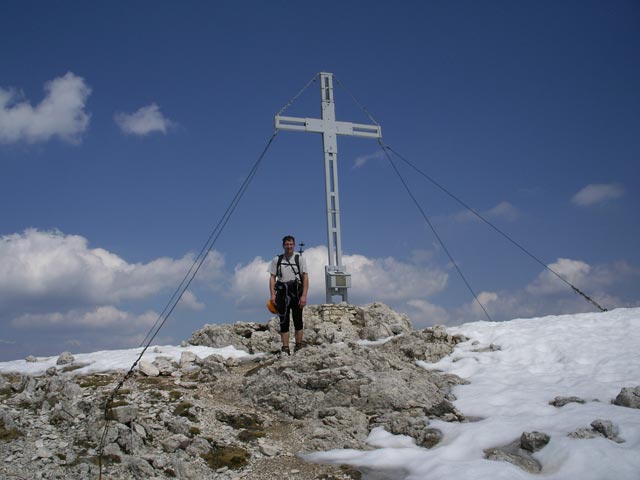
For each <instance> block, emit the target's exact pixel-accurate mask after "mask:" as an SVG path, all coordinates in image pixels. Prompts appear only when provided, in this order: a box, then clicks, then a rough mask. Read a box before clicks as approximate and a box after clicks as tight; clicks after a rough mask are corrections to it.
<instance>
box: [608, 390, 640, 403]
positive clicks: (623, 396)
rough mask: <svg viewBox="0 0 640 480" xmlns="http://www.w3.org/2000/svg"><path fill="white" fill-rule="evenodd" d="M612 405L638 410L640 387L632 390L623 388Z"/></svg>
mask: <svg viewBox="0 0 640 480" xmlns="http://www.w3.org/2000/svg"><path fill="white" fill-rule="evenodd" d="M613 403H614V404H615V405H620V406H621V407H629V408H640V385H638V386H637V387H633V388H630V387H625V388H623V389H622V390H620V393H619V394H618V395H617V396H616V398H615V400H614V401H613Z"/></svg>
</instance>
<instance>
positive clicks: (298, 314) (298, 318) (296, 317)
mask: <svg viewBox="0 0 640 480" xmlns="http://www.w3.org/2000/svg"><path fill="white" fill-rule="evenodd" d="M291 313H292V314H293V327H294V328H295V330H296V333H295V339H296V346H295V349H294V351H296V352H297V351H298V350H300V349H301V348H302V334H303V325H302V307H300V306H297V305H296V306H295V307H293V308H292V312H291Z"/></svg>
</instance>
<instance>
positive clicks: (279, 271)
mask: <svg viewBox="0 0 640 480" xmlns="http://www.w3.org/2000/svg"><path fill="white" fill-rule="evenodd" d="M282 257H284V254H283V253H281V254H280V255H278V264H277V266H276V277H278V280H279V279H281V278H282V267H281V265H282Z"/></svg>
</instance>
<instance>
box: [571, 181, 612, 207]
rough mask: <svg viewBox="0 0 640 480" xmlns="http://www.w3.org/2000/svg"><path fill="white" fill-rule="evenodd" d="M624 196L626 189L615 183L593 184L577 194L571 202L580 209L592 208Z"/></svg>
mask: <svg viewBox="0 0 640 480" xmlns="http://www.w3.org/2000/svg"><path fill="white" fill-rule="evenodd" d="M622 195H624V188H623V187H622V186H620V185H617V184H615V183H592V184H589V185H587V186H586V187H584V188H583V189H581V190H580V191H579V192H578V193H576V194H575V195H574V196H573V198H571V202H572V203H573V204H574V205H578V206H579V207H590V206H592V205H596V204H598V203H604V202H606V201H607V200H613V199H616V198H620V197H621V196H622Z"/></svg>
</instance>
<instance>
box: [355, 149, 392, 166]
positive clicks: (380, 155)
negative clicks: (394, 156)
mask: <svg viewBox="0 0 640 480" xmlns="http://www.w3.org/2000/svg"><path fill="white" fill-rule="evenodd" d="M384 158H385V154H384V152H383V151H382V150H380V151H377V152H375V153H370V154H369V155H360V156H359V157H356V159H355V160H354V162H353V168H354V169H356V168H362V167H364V166H365V164H366V163H367V162H368V161H369V160H382V159H384Z"/></svg>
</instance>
